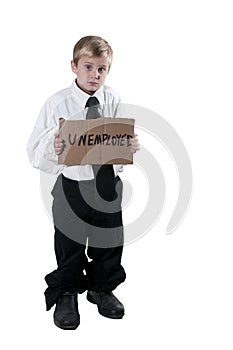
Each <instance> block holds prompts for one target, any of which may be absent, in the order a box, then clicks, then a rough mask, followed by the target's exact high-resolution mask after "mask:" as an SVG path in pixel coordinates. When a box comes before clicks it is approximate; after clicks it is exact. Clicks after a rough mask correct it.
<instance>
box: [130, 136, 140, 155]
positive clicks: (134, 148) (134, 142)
mask: <svg viewBox="0 0 233 350" xmlns="http://www.w3.org/2000/svg"><path fill="white" fill-rule="evenodd" d="M137 136H138V135H137V134H134V137H133V138H132V139H130V143H131V146H130V151H131V152H132V153H136V152H137V151H139V150H140V147H139V143H138V139H137Z"/></svg>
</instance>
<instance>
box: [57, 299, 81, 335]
mask: <svg viewBox="0 0 233 350" xmlns="http://www.w3.org/2000/svg"><path fill="white" fill-rule="evenodd" d="M77 297H78V295H77V293H71V292H64V293H63V294H62V295H61V297H60V298H59V299H58V301H57V303H56V308H55V311H54V315H53V320H54V323H55V325H56V326H57V327H59V328H62V329H76V328H77V327H78V326H79V324H80V315H79V311H78V299H77Z"/></svg>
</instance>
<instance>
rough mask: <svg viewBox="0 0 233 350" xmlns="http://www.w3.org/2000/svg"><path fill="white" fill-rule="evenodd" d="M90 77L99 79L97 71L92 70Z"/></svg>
mask: <svg viewBox="0 0 233 350" xmlns="http://www.w3.org/2000/svg"><path fill="white" fill-rule="evenodd" d="M92 76H93V78H95V79H99V76H100V75H99V71H98V69H93V71H92Z"/></svg>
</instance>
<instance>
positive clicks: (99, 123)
mask: <svg viewBox="0 0 233 350" xmlns="http://www.w3.org/2000/svg"><path fill="white" fill-rule="evenodd" d="M134 123H135V119H133V118H112V117H109V118H108V117H105V118H97V119H88V120H65V119H63V118H60V119H59V136H60V138H62V139H63V140H64V142H65V148H64V151H63V152H62V154H61V155H59V156H58V164H64V165H86V164H132V163H133V154H132V152H131V151H130V145H131V143H130V139H131V138H132V137H133V136H134Z"/></svg>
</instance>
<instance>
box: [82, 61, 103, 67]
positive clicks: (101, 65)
mask: <svg viewBox="0 0 233 350" xmlns="http://www.w3.org/2000/svg"><path fill="white" fill-rule="evenodd" d="M84 64H90V65H94V63H92V62H84ZM98 67H106V68H107V65H106V64H100V65H99V66H98Z"/></svg>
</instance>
